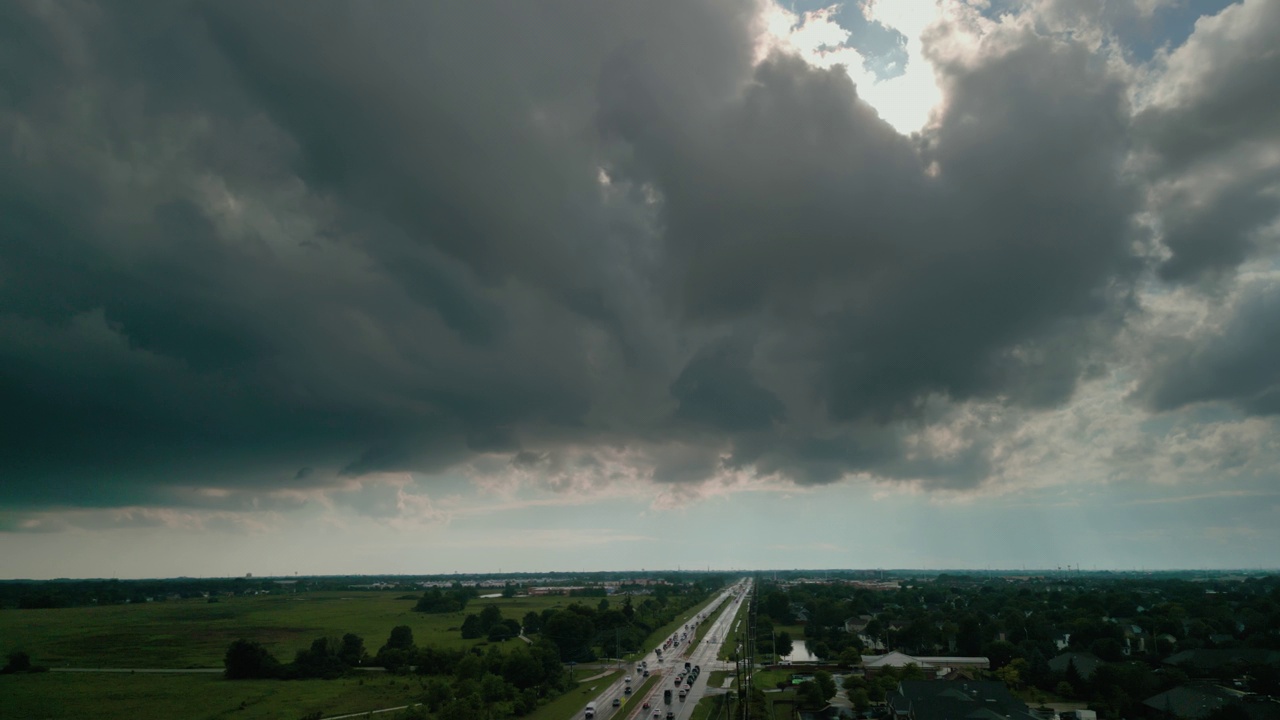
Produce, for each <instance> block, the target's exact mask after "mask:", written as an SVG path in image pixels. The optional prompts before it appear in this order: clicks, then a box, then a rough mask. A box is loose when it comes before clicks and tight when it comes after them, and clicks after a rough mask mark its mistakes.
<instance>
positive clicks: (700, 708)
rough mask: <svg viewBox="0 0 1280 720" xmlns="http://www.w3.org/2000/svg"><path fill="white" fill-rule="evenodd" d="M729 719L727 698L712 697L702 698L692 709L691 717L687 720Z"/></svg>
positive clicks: (725, 696) (726, 696)
mask: <svg viewBox="0 0 1280 720" xmlns="http://www.w3.org/2000/svg"><path fill="white" fill-rule="evenodd" d="M727 717H729V696H728V695H712V696H710V697H704V698H702V699H701V700H699V701H698V704H697V705H695V706H694V707H693V715H692V716H691V717H690V719H689V720H719V719H720V718H727Z"/></svg>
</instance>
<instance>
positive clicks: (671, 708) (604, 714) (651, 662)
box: [578, 579, 751, 720]
mask: <svg viewBox="0 0 1280 720" xmlns="http://www.w3.org/2000/svg"><path fill="white" fill-rule="evenodd" d="M750 591H751V581H750V580H746V579H744V580H741V581H739V582H737V583H734V584H733V585H731V586H730V587H729V588H728V589H726V590H725V591H724V592H723V593H722V594H721V595H720V597H718V598H716V600H715V601H714V602H712V603H711V604H709V605H707V607H706V609H704V610H703V611H701V612H700V613H698V615H696V616H694V617H692V618H690V623H689V627H690V630H689V640H688V641H681V643H680V646H679V647H678V648H677V647H671V648H668V649H666V650H664V651H663V653H662V657H661V658H659V656H658V655H657V653H655V652H654V651H653V650H650V651H649V652H648V653H647V654H646V655H645V656H644V657H643V658H640V659H638V660H635V661H634V662H633V663H632V664H631V666H630V667H629V668H627V671H626V674H627V675H629V676H630V677H631V681H632V682H631V687H632V688H635V689H639V687H640V686H641V685H642V684H644V680H645V678H644V677H643V675H644V673H643V671H637V669H636V668H638V667H641V663H642V662H643V663H645V666H644V667H647V669H648V670H649V672H650V673H651V674H656V675H657V676H658V682H656V683H655V684H654V685H653V687H652V688H651V689H650V690H649V691H648V695H647V696H646V697H644V698H642V699H640V700H639V702H638V703H636V704H635V705H633V706H631V707H628V708H627V712H626V714H625V715H623V714H621V713H620V712H619V708H615V707H613V701H614V699H615V698H617V699H619V700H620V701H625V700H626V697H627V696H626V695H625V688H626V680H625V678H624V679H623V680H619V681H617V682H614V683H613V684H611V685H610V686H609V687H608V688H606V689H605V690H604V691H603V692H602V693H600V695H598V696H597V697H596V698H595V703H596V712H595V717H596V718H599V719H600V720H604V719H605V718H616V720H652V719H653V718H655V717H656V718H658V719H659V720H663V719H665V718H667V717H668V716H667V713H668V712H671V713H672V715H671V717H672V718H674V720H688V718H689V717H690V716H691V715H692V714H693V707H694V706H695V705H697V704H698V700H700V699H702V697H703V696H704V695H706V694H707V690H708V688H707V678H708V677H710V675H711V671H712V670H731V669H732V668H733V665H732V664H731V663H722V662H720V661H719V660H717V658H716V656H717V655H718V654H719V652H720V645H721V643H723V642H724V639H725V636H726V635H727V634H728V633H729V632H730V631H731V630H732V624H733V619H734V616H735V615H737V611H738V604H739V603H741V602H743V601H744V599H745V598H746V597H747V595H748V594H749V593H750ZM723 603H728V605H727V606H726V607H725V611H724V612H723V613H721V614H720V617H719V618H717V619H716V623H715V625H714V626H712V627H711V628H709V629H708V630H707V632H706V633H705V634H704V635H703V638H702V641H701V642H699V643H696V644H694V643H693V642H692V639H693V637H694V631H693V627H694V625H695V623H696V621H697V620H698V617H699V616H701V615H706V616H708V617H709V616H710V615H712V614H713V613H714V612H715V611H716V609H717V608H719V607H720V606H721V604H723ZM682 632H685V630H684V628H681V629H680V630H677V631H676V637H679V635H680V633H682ZM664 642H665V641H664ZM686 662H687V663H689V666H690V667H693V666H695V665H696V666H699V667H701V669H702V670H701V672H700V673H699V675H698V677H697V679H696V680H694V683H693V686H692V687H689V686H688V685H687V684H684V683H682V684H681V685H679V686H677V685H676V684H675V680H676V677H677V676H679V675H685V670H684V664H685V663H686ZM686 679H687V677H686ZM682 687H685V688H688V695H687V697H686V698H685V699H684V700H681V699H680V688H682ZM717 689H718V688H711V690H712V691H715V690H717ZM664 690H670V691H671V703H670V704H667V703H665V702H664V701H663V691H664ZM646 702H647V703H649V708H648V709H644V708H642V707H640V706H641V705H643V703H646ZM655 713H656V714H655ZM578 717H583V716H582V715H580V716H578Z"/></svg>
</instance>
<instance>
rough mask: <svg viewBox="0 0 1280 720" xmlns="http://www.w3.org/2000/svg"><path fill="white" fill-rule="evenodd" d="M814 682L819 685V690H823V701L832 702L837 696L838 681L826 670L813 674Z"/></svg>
mask: <svg viewBox="0 0 1280 720" xmlns="http://www.w3.org/2000/svg"><path fill="white" fill-rule="evenodd" d="M813 681H814V682H815V683H817V684H818V688H819V689H820V690H822V699H823V700H824V701H825V700H830V699H831V698H833V697H835V695H836V681H835V678H833V677H831V673H829V672H827V671H826V670H819V671H818V672H816V673H814V674H813Z"/></svg>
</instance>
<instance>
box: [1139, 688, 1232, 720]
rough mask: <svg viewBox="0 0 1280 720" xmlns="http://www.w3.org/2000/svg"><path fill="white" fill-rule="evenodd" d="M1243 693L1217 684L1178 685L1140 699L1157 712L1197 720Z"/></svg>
mask: <svg viewBox="0 0 1280 720" xmlns="http://www.w3.org/2000/svg"><path fill="white" fill-rule="evenodd" d="M1243 696H1244V694H1243V693H1239V692H1236V691H1234V690H1228V689H1227V688H1224V687H1220V686H1217V685H1179V686H1178V687H1176V688H1173V689H1171V690H1166V691H1164V692H1162V693H1160V694H1158V695H1152V696H1151V697H1149V698H1147V699H1146V700H1143V701H1142V704H1143V705H1146V706H1147V707H1149V708H1152V709H1154V710H1157V711H1159V712H1170V713H1173V714H1174V715H1176V716H1177V717H1180V718H1188V719H1189V720H1198V718H1203V717H1208V716H1209V714H1210V713H1212V712H1214V711H1215V710H1218V709H1219V708H1222V707H1223V706H1225V705H1228V704H1230V703H1232V702H1233V701H1236V700H1239V699H1240V698H1241V697H1243Z"/></svg>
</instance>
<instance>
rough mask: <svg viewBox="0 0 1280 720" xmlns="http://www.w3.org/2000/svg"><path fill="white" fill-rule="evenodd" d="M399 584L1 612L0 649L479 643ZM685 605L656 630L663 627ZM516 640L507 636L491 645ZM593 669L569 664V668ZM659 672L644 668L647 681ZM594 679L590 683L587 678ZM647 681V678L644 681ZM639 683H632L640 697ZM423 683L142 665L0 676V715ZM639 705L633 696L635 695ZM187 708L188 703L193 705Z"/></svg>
mask: <svg viewBox="0 0 1280 720" xmlns="http://www.w3.org/2000/svg"><path fill="white" fill-rule="evenodd" d="M403 595H404V594H403V593H397V594H391V593H379V592H367V591H364V592H322V593H305V594H299V595H296V596H292V595H291V596H283V595H277V596H258V597H243V598H222V599H221V601H220V602H217V603H208V602H205V601H204V600H185V601H171V602H164V603H146V604H136V605H113V606H104V607H86V608H63V609H52V610H4V611H0V651H3V652H7V651H9V650H14V649H22V650H25V651H26V652H28V653H30V654H31V656H32V660H33V661H34V662H35V663H36V664H40V665H48V666H52V667H81V668H92V667H110V668H188V667H209V668H220V667H222V658H223V655H224V654H225V653H226V649H227V646H228V645H229V644H230V643H231V642H232V641H233V640H235V639H237V638H241V637H243V638H247V639H250V640H256V641H258V642H261V643H262V644H263V645H265V646H266V647H267V648H268V649H269V650H270V651H271V652H272V653H274V654H275V655H276V657H277V658H279V659H280V660H281V661H282V662H288V661H290V660H292V659H293V653H294V651H296V650H299V649H303V648H306V647H308V646H309V645H310V644H311V641H312V640H314V639H315V638H317V637H321V636H327V637H335V638H336V637H340V636H341V635H342V634H344V633H348V632H352V633H355V634H357V635H360V636H361V637H363V638H364V640H365V647H366V649H367V650H368V651H369V652H370V654H372V653H375V652H377V649H378V648H379V647H380V646H381V645H382V644H383V643H384V642H386V639H387V636H388V635H389V634H390V632H391V628H393V627H395V626H397V625H408V626H409V627H411V628H412V629H413V634H414V640H415V641H416V642H417V644H418V645H419V646H428V645H431V646H436V647H453V648H466V647H471V646H473V645H486V644H487V643H485V642H483V641H477V640H463V639H462V637H461V634H460V633H459V631H458V627H459V626H461V624H462V620H463V618H464V617H465V616H466V613H465V612H460V613H450V614H444V615H426V614H422V613H415V612H413V611H412V610H411V608H412V607H413V603H414V601H413V600H403V599H397V598H400V597H402V596H403ZM581 601H582V599H580V598H567V597H537V598H509V599H508V598H493V599H484V600H474V601H472V603H471V604H469V605H468V608H467V610H468V611H469V612H479V611H480V610H481V609H482V608H484V607H485V605H488V604H490V603H492V604H494V605H497V606H498V607H499V608H500V609H501V610H502V613H503V616H504V617H509V618H515V619H517V620H519V619H521V618H523V617H524V615H525V613H527V612H529V611H531V610H532V611H534V612H541V611H542V610H544V609H546V608H552V607H557V606H567V605H569V604H570V603H572V602H581ZM702 607H703V604H699V605H698V606H697V607H695V608H689V609H688V610H686V611H685V612H683V613H681V614H680V616H679V618H678V619H677V620H676V621H674V622H673V623H671V624H670V625H669V626H668V627H667V628H663V629H661V630H659V631H658V632H656V633H654V636H653V637H654V639H655V640H656V639H657V638H662V637H665V636H666V635H667V634H669V633H670V632H672V631H674V629H675V628H676V627H679V626H681V625H683V624H684V622H685V621H686V620H685V618H686V617H689V616H692V615H693V614H695V613H696V612H700V611H701V609H702ZM520 645H523V642H522V641H520V640H509V641H507V642H506V643H502V644H500V645H499V647H504V648H510V647H517V646H520ZM596 672H598V671H597V670H594V669H587V668H575V672H574V675H575V677H576V678H582V677H586V676H589V675H592V674H595V673H596ZM618 674H619V673H617V672H614V673H611V674H610V675H609V676H608V677H605V678H601V679H599V680H596V681H592V682H589V683H585V684H584V685H583V686H582V687H580V688H578V689H575V690H571V691H569V692H568V693H566V694H565V695H563V696H561V697H559V698H557V699H555V700H554V701H553V702H551V703H549V704H547V705H545V706H543V707H541V708H539V709H538V710H537V711H536V712H534V713H533V714H531V715H529V716H528V717H529V718H531V719H532V720H570V718H574V717H576V716H577V715H578V714H580V713H581V711H582V708H583V706H584V705H586V703H587V701H588V700H589V699H590V698H591V697H594V696H595V694H596V693H598V688H600V687H602V686H603V685H604V684H608V683H610V682H613V681H614V680H616V678H617V676H618ZM658 677H659V676H658V675H654V676H653V677H652V678H650V680H649V682H656V681H657V678H658ZM592 687H595V688H597V690H596V691H595V692H592V691H591V690H590V689H589V688H592ZM645 687H647V686H645ZM643 691H644V690H642V689H637V693H635V695H637V696H640V695H641V693H642V692H643ZM421 693H422V687H421V684H420V682H419V680H418V678H416V677H411V678H405V677H396V676H389V675H384V674H369V675H364V676H358V677H351V678H342V679H340V680H330V681H319V680H315V681H272V680H268V681H237V682H228V681H226V680H223V679H222V677H221V676H220V675H217V674H188V675H181V674H175V675H153V674H137V675H133V674H97V673H43V674H38V675H8V676H0V719H3V720H8V719H9V718H23V719H27V718H30V719H31V720H61V719H62V718H67V719H68V720H69V719H70V718H81V717H94V718H100V719H102V720H113V719H114V718H121V719H122V720H123V719H124V718H128V719H129V720H134V719H135V718H184V719H186V718H197V719H205V718H209V719H212V718H224V717H226V718H235V720H257V719H258V718H262V719H264V720H265V719H267V718H271V719H277V718H278V719H281V720H290V719H292V718H298V717H302V716H304V715H306V714H308V713H312V712H316V711H319V712H323V713H324V714H325V715H326V716H329V715H337V714H343V713H358V712H366V711H369V710H376V709H380V708H386V707H395V706H399V705H406V704H409V703H412V702H415V701H417V700H418V698H419V696H420V695H421ZM637 704H638V701H637ZM193 708H194V710H193Z"/></svg>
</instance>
